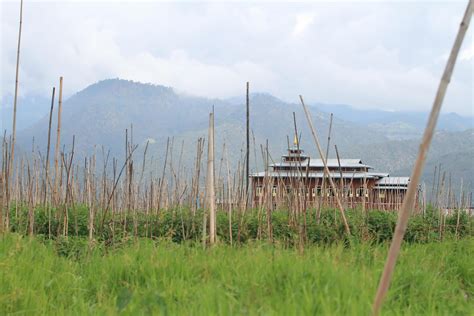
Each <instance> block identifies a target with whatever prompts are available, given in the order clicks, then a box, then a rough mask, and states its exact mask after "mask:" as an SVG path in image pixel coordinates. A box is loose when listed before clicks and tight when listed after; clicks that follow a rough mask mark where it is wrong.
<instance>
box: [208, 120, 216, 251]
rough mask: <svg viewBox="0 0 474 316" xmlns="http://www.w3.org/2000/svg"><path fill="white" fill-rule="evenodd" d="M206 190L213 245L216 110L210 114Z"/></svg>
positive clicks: (214, 241) (214, 233) (210, 237)
mask: <svg viewBox="0 0 474 316" xmlns="http://www.w3.org/2000/svg"><path fill="white" fill-rule="evenodd" d="M206 191H207V198H208V206H209V242H210V244H211V245H213V244H215V243H216V204H215V203H216V199H215V188H214V111H213V112H212V113H210V114H209V141H208V151H207V190H206Z"/></svg>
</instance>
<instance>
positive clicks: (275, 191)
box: [272, 186, 277, 196]
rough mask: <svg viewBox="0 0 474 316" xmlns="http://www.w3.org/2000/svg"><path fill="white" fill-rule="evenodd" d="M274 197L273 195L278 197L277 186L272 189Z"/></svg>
mask: <svg viewBox="0 0 474 316" xmlns="http://www.w3.org/2000/svg"><path fill="white" fill-rule="evenodd" d="M272 195H273V196H276V195H277V187H276V186H274V187H273V188H272Z"/></svg>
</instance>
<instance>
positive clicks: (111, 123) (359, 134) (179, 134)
mask: <svg viewBox="0 0 474 316" xmlns="http://www.w3.org/2000/svg"><path fill="white" fill-rule="evenodd" d="M250 101H251V111H252V118H251V119H252V132H253V135H254V136H255V144H256V146H259V145H260V144H264V143H266V140H267V139H268V140H269V147H270V149H275V151H276V152H281V151H282V150H283V149H285V148H286V147H287V136H288V137H289V138H290V139H292V138H293V136H292V135H293V134H294V123H293V116H292V113H293V112H295V115H296V118H297V123H298V126H299V128H300V129H301V131H300V133H301V134H302V135H303V136H304V135H308V136H309V135H310V133H309V130H308V129H307V127H306V125H307V124H306V123H305V117H304V115H303V112H302V109H301V106H300V105H298V104H289V103H285V102H283V101H281V100H279V99H277V98H275V97H273V96H271V95H268V94H254V95H252V98H251V100H250ZM213 107H214V110H215V117H216V143H217V144H219V141H220V142H221V143H223V142H224V141H225V142H226V144H227V148H228V151H229V155H230V156H231V157H238V156H240V152H241V149H242V148H243V142H244V139H245V138H244V133H245V131H244V126H245V107H244V106H243V105H241V106H238V105H235V104H232V103H230V102H227V101H223V100H218V99H207V98H201V97H194V96H188V95H183V94H177V93H176V92H175V91H174V90H173V89H172V88H169V87H163V86H156V85H150V84H142V83H137V82H132V81H125V80H118V79H112V80H104V81H101V82H98V83H96V84H93V85H91V86H89V87H87V88H86V89H84V90H83V91H80V92H78V93H77V94H75V95H73V96H72V97H70V98H69V99H68V100H66V101H65V102H64V104H63V111H62V126H63V127H62V131H61V139H62V141H63V142H64V144H70V143H71V141H72V137H73V135H74V136H75V145H76V153H77V154H78V155H79V156H80V155H81V154H82V155H87V154H90V153H91V152H92V151H93V150H94V148H97V147H98V146H99V147H100V146H102V145H104V146H105V148H106V149H110V150H111V154H112V155H115V156H119V155H123V152H124V149H123V144H124V137H125V129H128V130H129V133H130V130H131V129H133V141H134V143H136V144H142V145H143V144H145V143H146V141H147V140H151V142H152V143H153V144H152V146H151V148H150V149H151V150H152V151H153V149H154V148H156V147H163V145H164V144H165V142H166V139H167V138H168V137H175V138H176V143H178V142H181V141H183V140H184V141H185V144H186V148H189V146H191V144H193V143H194V142H195V141H196V140H197V139H198V137H206V136H207V126H208V113H209V112H210V111H212V108H213ZM313 112H314V113H313V115H314V118H315V124H316V126H317V128H318V130H320V131H321V133H323V134H324V135H325V134H327V130H328V128H329V115H328V114H327V113H323V112H316V111H313ZM54 117H55V118H56V113H54ZM55 124H56V123H55V122H54V123H53V126H55ZM47 127H48V118H47V117H44V118H43V119H42V120H41V121H39V122H38V123H36V124H35V125H33V126H32V127H30V128H28V129H26V130H24V131H23V132H21V133H19V137H18V139H19V145H20V146H22V147H24V148H30V147H31V145H30V144H31V141H32V137H33V136H36V137H35V138H36V139H35V141H36V144H37V145H38V146H39V148H45V147H46V139H47ZM333 129H334V130H337V131H338V133H337V134H334V138H333V139H334V142H335V143H337V144H340V146H350V145H351V144H353V143H354V142H357V143H364V144H369V143H372V142H383V141H385V140H387V139H386V138H385V137H384V136H382V135H379V134H378V133H374V131H373V130H370V129H366V128H361V126H359V125H357V124H353V123H350V122H346V121H342V120H339V119H334V123H333ZM40 135H44V136H42V137H40ZM324 137H326V136H324ZM310 141H311V139H310V138H309V137H303V142H302V144H310ZM160 149H161V151H162V150H163V148H160ZM257 149H259V148H257ZM216 150H217V152H218V153H219V150H220V149H219V148H216ZM258 151H259V152H260V150H258ZM187 152H188V150H187Z"/></svg>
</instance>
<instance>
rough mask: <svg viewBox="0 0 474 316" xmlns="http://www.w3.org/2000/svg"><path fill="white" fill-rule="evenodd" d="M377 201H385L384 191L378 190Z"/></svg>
mask: <svg viewBox="0 0 474 316" xmlns="http://www.w3.org/2000/svg"><path fill="white" fill-rule="evenodd" d="M379 199H381V200H383V199H385V190H380V191H379Z"/></svg>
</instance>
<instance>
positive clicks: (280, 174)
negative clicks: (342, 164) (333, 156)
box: [250, 170, 388, 179]
mask: <svg viewBox="0 0 474 316" xmlns="http://www.w3.org/2000/svg"><path fill="white" fill-rule="evenodd" d="M329 174H330V175H331V178H333V179H339V178H341V174H340V172H330V173H329ZM265 176H267V177H272V178H301V179H304V178H306V172H304V170H301V172H295V171H268V172H265V171H263V172H256V173H252V174H251V175H250V177H252V178H263V177H265ZM323 176H324V172H309V173H308V177H309V178H323ZM387 176H388V173H376V172H343V173H342V177H343V178H344V179H352V178H354V179H363V178H366V179H374V178H375V179H378V178H381V177H387Z"/></svg>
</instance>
